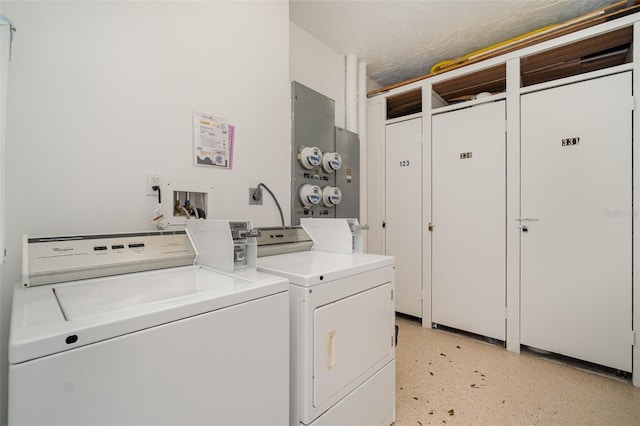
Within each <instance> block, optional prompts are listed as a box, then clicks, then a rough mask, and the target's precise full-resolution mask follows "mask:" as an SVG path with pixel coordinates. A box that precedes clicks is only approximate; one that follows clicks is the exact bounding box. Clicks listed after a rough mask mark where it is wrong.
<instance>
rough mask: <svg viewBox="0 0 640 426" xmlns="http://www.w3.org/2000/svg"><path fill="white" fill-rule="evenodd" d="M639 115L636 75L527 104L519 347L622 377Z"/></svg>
mask: <svg viewBox="0 0 640 426" xmlns="http://www.w3.org/2000/svg"><path fill="white" fill-rule="evenodd" d="M631 106H632V103H631V73H630V72H628V73H624V74H618V75H613V76H608V77H603V78H599V79H595V80H589V81H585V82H580V83H576V84H571V85H568V86H562V87H558V88H554V89H549V90H545V91H541V92H536V93H531V94H527V95H523V96H522V97H521V113H522V124H521V132H522V135H521V136H522V140H521V144H522V151H521V152H522V157H521V158H522V169H521V173H522V188H521V214H522V218H528V219H532V220H522V221H521V225H522V226H525V227H526V232H521V239H520V240H521V250H522V251H521V256H522V259H521V342H522V344H525V345H529V346H533V347H537V348H541V349H545V350H548V351H552V352H556V353H560V354H564V355H568V356H571V357H574V358H579V359H582V360H586V361H590V362H594V363H598V364H602V365H605V366H609V367H613V368H617V369H620V370H624V371H631V352H632V350H631V349H632V348H631V325H632V324H631V306H632V301H631V288H632V281H631V268H632V257H631V248H632V247H631V231H632V229H631V223H632V212H633V210H632V204H631V196H632V194H631V142H632V139H631V138H632V136H631V130H632V122H631V114H632V112H631ZM578 138H579V139H578ZM523 230H524V229H523Z"/></svg>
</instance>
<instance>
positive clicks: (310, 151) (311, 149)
mask: <svg viewBox="0 0 640 426" xmlns="http://www.w3.org/2000/svg"><path fill="white" fill-rule="evenodd" d="M298 160H300V163H301V164H302V167H304V168H305V169H313V168H314V167H318V166H319V165H320V163H321V162H322V151H320V148H318V147H315V146H302V147H300V152H299V153H298Z"/></svg>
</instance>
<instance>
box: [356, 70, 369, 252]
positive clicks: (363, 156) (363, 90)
mask: <svg viewBox="0 0 640 426" xmlns="http://www.w3.org/2000/svg"><path fill="white" fill-rule="evenodd" d="M358 129H359V130H360V131H359V132H358V136H359V137H360V218H359V220H360V223H362V224H368V215H367V202H368V197H367V170H368V169H367V64H366V62H359V63H358ZM364 234H365V235H364V243H365V247H366V234H367V233H366V232H365V233H364Z"/></svg>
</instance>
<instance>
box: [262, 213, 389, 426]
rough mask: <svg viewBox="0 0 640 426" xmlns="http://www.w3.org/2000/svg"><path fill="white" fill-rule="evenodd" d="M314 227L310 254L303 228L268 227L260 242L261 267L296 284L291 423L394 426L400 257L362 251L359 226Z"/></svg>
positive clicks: (320, 222) (310, 226) (323, 222)
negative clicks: (396, 267)
mask: <svg viewBox="0 0 640 426" xmlns="http://www.w3.org/2000/svg"><path fill="white" fill-rule="evenodd" d="M311 222H313V223H305V220H304V219H303V220H302V221H301V224H302V227H303V228H304V229H305V230H307V231H309V234H310V235H311V237H313V241H314V242H315V245H314V247H313V248H312V249H311V250H309V246H310V244H309V240H310V238H309V236H308V235H307V234H306V233H305V232H304V231H303V230H302V229H301V228H299V227H296V228H267V229H264V228H263V229H262V230H261V231H262V236H261V237H260V238H258V252H259V257H258V270H260V271H263V272H268V273H270V274H274V275H280V276H282V277H285V278H287V279H288V280H289V282H290V286H289V295H290V298H291V299H290V312H291V315H290V327H291V384H290V388H291V407H290V409H291V414H290V425H296V426H298V425H314V426H316V425H331V426H339V425H344V426H347V425H348V426H358V425H363V426H365V425H389V424H391V423H393V422H394V421H395V306H394V258H393V257H389V256H379V255H373V254H365V253H361V243H360V242H359V230H358V229H356V228H357V221H353V220H350V221H347V220H345V219H313V220H312V221H311ZM349 225H351V227H350V226H349ZM296 246H298V247H300V250H301V251H296ZM318 247H321V248H322V250H320V249H318ZM332 249H335V250H336V251H330V250H332ZM278 252H282V253H285V254H274V253H278ZM263 254H269V255H268V256H263Z"/></svg>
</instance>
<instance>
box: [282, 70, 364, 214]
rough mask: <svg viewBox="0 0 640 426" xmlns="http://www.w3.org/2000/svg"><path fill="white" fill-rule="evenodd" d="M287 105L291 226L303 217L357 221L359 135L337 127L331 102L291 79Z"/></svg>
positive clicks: (333, 106)
mask: <svg viewBox="0 0 640 426" xmlns="http://www.w3.org/2000/svg"><path fill="white" fill-rule="evenodd" d="M291 103H292V126H291V128H292V134H291V141H292V149H291V152H292V161H291V225H292V226H295V225H299V224H300V218H303V217H315V218H334V217H349V218H352V217H353V218H357V217H358V212H359V208H358V207H359V203H360V201H359V187H360V180H359V146H358V145H359V142H358V135H356V134H355V133H352V132H348V131H346V130H344V129H339V128H336V127H335V101H334V100H333V99H330V98H328V97H326V96H324V95H322V94H320V93H318V92H316V91H314V90H312V89H309V88H308V87H306V86H304V85H302V84H300V83H298V82H295V81H294V82H292V83H291ZM338 140H340V142H337V141H338ZM345 161H346V162H345ZM342 203H345V204H344V206H341V205H342ZM338 207H340V209H338Z"/></svg>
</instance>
